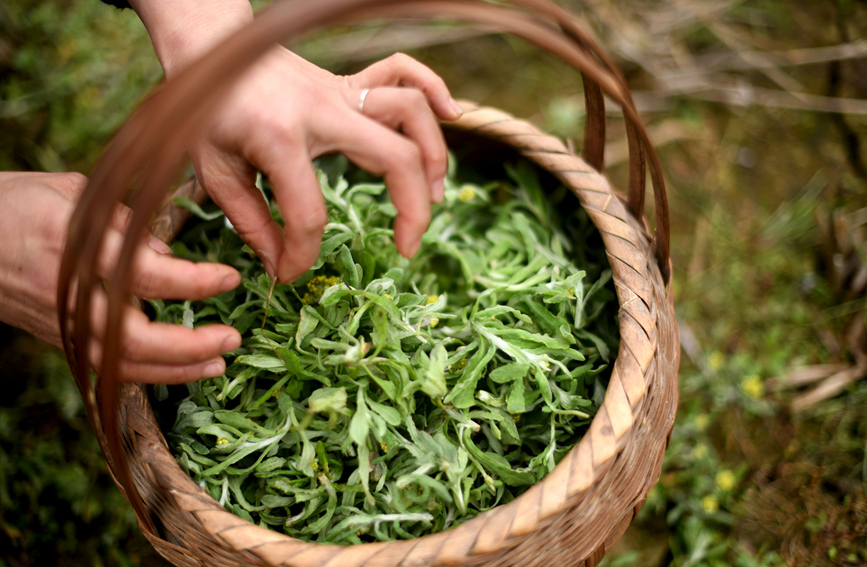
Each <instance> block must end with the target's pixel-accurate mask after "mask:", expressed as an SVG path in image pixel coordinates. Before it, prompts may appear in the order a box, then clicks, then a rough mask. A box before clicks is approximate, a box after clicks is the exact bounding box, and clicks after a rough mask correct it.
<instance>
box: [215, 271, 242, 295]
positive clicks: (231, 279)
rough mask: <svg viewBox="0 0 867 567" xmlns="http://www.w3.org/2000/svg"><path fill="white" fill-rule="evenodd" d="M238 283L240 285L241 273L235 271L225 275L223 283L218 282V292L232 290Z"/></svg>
mask: <svg viewBox="0 0 867 567" xmlns="http://www.w3.org/2000/svg"><path fill="white" fill-rule="evenodd" d="M239 285H241V274H239V273H237V272H236V273H234V274H232V275H230V276H226V278H225V279H224V280H223V283H221V284H220V293H223V292H226V291H232V290H233V289H235V288H236V287H238V286H239Z"/></svg>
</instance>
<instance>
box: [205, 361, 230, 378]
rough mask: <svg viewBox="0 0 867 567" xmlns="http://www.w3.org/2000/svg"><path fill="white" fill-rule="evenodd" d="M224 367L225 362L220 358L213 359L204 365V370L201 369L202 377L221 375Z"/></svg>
mask: <svg viewBox="0 0 867 567" xmlns="http://www.w3.org/2000/svg"><path fill="white" fill-rule="evenodd" d="M225 367H226V363H225V362H223V360H222V359H220V360H215V361H214V362H212V363H210V364H208V365H207V366H205V368H204V370H202V378H216V377H217V376H222V375H223V370H224V369H225Z"/></svg>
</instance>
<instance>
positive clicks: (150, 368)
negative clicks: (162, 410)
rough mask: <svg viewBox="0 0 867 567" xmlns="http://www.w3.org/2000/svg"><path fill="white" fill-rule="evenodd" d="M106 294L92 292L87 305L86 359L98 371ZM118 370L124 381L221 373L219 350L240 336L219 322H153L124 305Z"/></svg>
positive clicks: (237, 343) (173, 379) (226, 348)
mask: <svg viewBox="0 0 867 567" xmlns="http://www.w3.org/2000/svg"><path fill="white" fill-rule="evenodd" d="M106 311H107V297H106V296H105V293H104V292H102V291H101V290H97V291H96V292H95V293H94V295H93V305H92V309H91V314H92V316H91V318H92V333H91V336H92V342H91V344H90V345H89V349H88V350H89V356H90V360H91V364H92V365H93V366H94V368H96V369H97V371H99V369H100V366H101V364H102V348H103V342H104V339H105V333H106V328H105V321H106V318H105V314H106ZM121 334H122V337H123V338H122V341H121V352H120V367H119V373H120V374H119V375H120V377H121V379H122V380H124V381H137V382H148V383H180V382H188V381H192V380H198V379H201V378H210V377H214V376H219V375H221V374H222V373H223V372H225V361H223V358H222V357H221V356H220V355H221V354H224V353H227V352H231V351H233V350H235V349H237V348H238V347H239V346H240V345H241V335H240V334H239V333H238V331H237V330H235V329H234V328H232V327H228V326H225V325H204V326H200V327H197V328H195V329H190V328H187V327H184V326H182V325H175V324H170V323H154V322H152V321H150V320H149V319H148V318H147V316H146V315H145V314H144V313H142V312H141V311H139V310H138V309H135V308H134V307H131V306H130V307H127V308H126V313H125V316H124V320H123V328H122V329H121Z"/></svg>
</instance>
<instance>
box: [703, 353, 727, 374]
mask: <svg viewBox="0 0 867 567" xmlns="http://www.w3.org/2000/svg"><path fill="white" fill-rule="evenodd" d="M725 361H726V357H725V355H724V354H723V353H721V352H720V351H718V350H715V351H713V352H712V353H710V356H709V357H707V365H708V367H710V369H711V370H714V371H716V370H719V369H720V368H722V367H723V364H725Z"/></svg>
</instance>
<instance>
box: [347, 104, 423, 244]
mask: <svg viewBox="0 0 867 567" xmlns="http://www.w3.org/2000/svg"><path fill="white" fill-rule="evenodd" d="M370 96H374V95H373V92H371V94H370ZM370 96H369V97H368V98H370ZM335 119H337V120H340V123H339V125H340V128H339V129H338V128H335V129H334V130H333V131H334V132H336V133H337V134H336V136H337V137H336V138H335V139H334V140H333V143H334V144H335V146H336V147H339V148H340V149H341V150H342V151H343V153H344V154H345V155H346V157H348V158H349V159H350V160H352V162H353V163H355V164H356V165H358V166H359V167H361V168H363V169H365V170H366V171H368V172H370V173H372V174H374V175H382V176H383V177H384V179H385V184H386V187H388V191H389V194H390V195H391V201H392V203H393V204H394V206H395V208H396V209H397V218H396V219H395V223H394V243H395V246H396V247H397V250H398V252H400V253H401V254H402V255H403V256H405V257H407V258H411V257H412V256H414V255H415V253H416V252H417V251H418V248H419V246H420V244H421V237H422V235H423V234H424V232H425V230H427V227H428V224H429V223H430V197H429V196H430V194H431V191H430V188H429V184H428V181H427V175H426V173H425V168H424V161H423V158H422V152H421V149H420V147H419V145H417V144H416V143H415V142H414V141H412V140H410V139H409V138H407V137H406V136H403V135H401V134H399V133H398V132H395V131H394V130H392V129H391V128H389V127H387V126H385V125H383V124H380V123H378V122H376V121H374V120H370V119H368V118H366V117H364V116H362V115H361V114H359V113H357V112H356V113H350V114H349V115H348V116H340V117H336V118H335ZM330 126H335V125H333V124H332V125H330Z"/></svg>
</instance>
